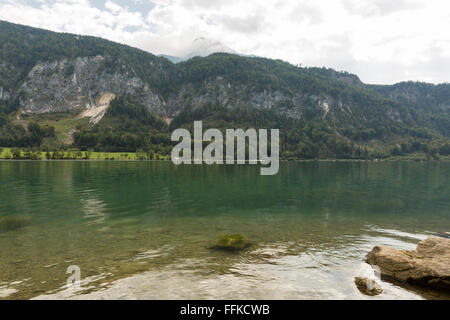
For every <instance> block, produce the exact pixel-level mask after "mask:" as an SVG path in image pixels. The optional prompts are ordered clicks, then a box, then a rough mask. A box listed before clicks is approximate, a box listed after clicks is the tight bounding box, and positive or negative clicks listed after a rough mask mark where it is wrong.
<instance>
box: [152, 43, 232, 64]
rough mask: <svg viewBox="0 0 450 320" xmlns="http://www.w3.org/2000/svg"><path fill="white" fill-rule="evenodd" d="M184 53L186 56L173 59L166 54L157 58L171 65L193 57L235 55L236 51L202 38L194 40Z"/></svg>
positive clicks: (173, 57)
mask: <svg viewBox="0 0 450 320" xmlns="http://www.w3.org/2000/svg"><path fill="white" fill-rule="evenodd" d="M186 51H187V54H185V55H184V56H183V57H175V56H171V55H167V54H160V55H159V56H160V57H164V58H166V59H168V60H170V61H171V62H173V63H179V62H182V61H186V60H189V59H191V58H193V57H207V56H209V55H211V54H213V53H231V54H237V52H236V51H234V50H233V49H231V48H230V47H227V46H225V45H224V44H222V43H221V42H219V41H215V40H211V39H207V38H203V37H200V38H197V39H195V40H194V41H193V42H192V44H191V45H190V46H189V47H188V48H187V50H186Z"/></svg>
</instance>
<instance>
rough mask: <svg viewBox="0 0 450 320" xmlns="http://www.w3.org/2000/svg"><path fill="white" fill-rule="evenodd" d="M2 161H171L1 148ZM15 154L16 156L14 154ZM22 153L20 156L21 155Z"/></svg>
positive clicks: (162, 157)
mask: <svg viewBox="0 0 450 320" xmlns="http://www.w3.org/2000/svg"><path fill="white" fill-rule="evenodd" d="M0 150H1V152H0V159H4V160H6V159H15V160H16V159H17V160H20V159H30V160H169V159H170V158H169V157H168V156H165V155H154V156H153V157H152V158H151V159H150V158H149V156H148V155H147V154H145V153H139V152H90V151H78V150H68V151H54V152H53V151H52V152H45V151H34V152H32V151H25V150H17V149H16V150H14V149H13V148H0ZM14 152H15V154H14ZM19 152H20V155H19Z"/></svg>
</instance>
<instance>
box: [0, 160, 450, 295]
mask: <svg viewBox="0 0 450 320" xmlns="http://www.w3.org/2000/svg"><path fill="white" fill-rule="evenodd" d="M259 172H260V170H259V166H252V165H246V166H238V165H236V166H203V165H199V166H198V165H196V166H194V165H191V166H178V167H177V166H174V165H172V164H171V163H170V162H113V161H109V162H103V161H100V162H94V161H91V162H82V161H52V162H27V161H2V162H0V218H1V217H9V218H10V217H19V218H21V219H22V218H23V219H25V220H26V221H27V224H26V225H24V226H22V227H20V228H17V229H14V228H13V229H12V230H6V231H5V230H3V231H2V232H0V270H1V273H0V298H5V299H18V298H25V299H28V298H78V299H87V298H96V299H105V298H106V299H365V298H368V297H365V296H363V295H361V294H360V293H359V291H358V290H357V289H356V288H355V286H354V284H353V279H354V277H355V276H359V275H369V276H374V275H373V270H372V269H371V268H370V267H368V265H366V264H364V263H363V262H362V259H363V258H364V256H365V254H366V253H367V252H368V251H370V250H371V248H372V247H373V246H374V245H379V244H386V245H390V246H394V247H396V248H403V249H413V248H415V246H416V244H417V242H418V241H420V240H421V239H424V238H425V237H427V236H428V235H431V234H438V235H442V236H448V235H449V231H450V163H444V162H442V163H439V162H426V163H412V162H411V163H410V162H395V163H386V162H384V163H375V162H367V163H366V162H289V163H287V162H285V163H281V166H280V172H279V173H278V175H276V176H260V175H259ZM224 233H242V234H245V235H246V236H247V237H248V238H249V239H250V240H251V242H252V246H251V247H250V248H249V249H248V250H246V251H244V252H242V253H239V254H233V253H227V252H217V251H212V250H210V249H209V248H208V247H209V246H210V245H211V244H212V243H213V242H214V240H215V239H216V238H217V237H218V236H219V235H221V234H224ZM70 265H78V266H79V267H80V269H81V277H82V286H81V290H79V291H73V290H69V289H66V288H65V284H66V280H67V277H68V276H69V275H68V274H66V269H67V267H68V266H70ZM381 285H382V287H383V288H384V290H385V291H384V293H383V294H381V295H380V296H378V297H375V299H396V298H402V299H422V298H424V295H423V294H419V293H418V292H417V291H411V290H406V289H404V288H401V287H398V286H396V285H395V284H391V283H389V282H385V281H382V282H381ZM371 299H373V298H371Z"/></svg>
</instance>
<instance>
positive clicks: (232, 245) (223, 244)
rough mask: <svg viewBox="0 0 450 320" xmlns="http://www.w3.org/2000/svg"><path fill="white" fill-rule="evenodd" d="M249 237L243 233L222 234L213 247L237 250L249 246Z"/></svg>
mask: <svg viewBox="0 0 450 320" xmlns="http://www.w3.org/2000/svg"><path fill="white" fill-rule="evenodd" d="M249 245H250V244H249V243H248V239H247V237H246V236H244V235H242V234H224V235H221V236H220V237H219V238H218V239H217V241H216V244H215V245H214V246H212V247H211V249H217V250H228V251H237V250H242V249H245V248H247V247H248V246H249Z"/></svg>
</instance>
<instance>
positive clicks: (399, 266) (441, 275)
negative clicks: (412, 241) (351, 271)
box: [355, 236, 450, 295]
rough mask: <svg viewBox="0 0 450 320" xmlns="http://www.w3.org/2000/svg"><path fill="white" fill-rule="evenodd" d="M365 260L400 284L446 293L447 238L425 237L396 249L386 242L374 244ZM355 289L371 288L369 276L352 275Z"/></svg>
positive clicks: (449, 286)
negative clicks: (413, 245) (412, 247)
mask: <svg viewBox="0 0 450 320" xmlns="http://www.w3.org/2000/svg"><path fill="white" fill-rule="evenodd" d="M364 260H365V262H367V263H368V264H370V265H372V266H376V267H378V268H379V271H380V273H381V276H382V277H387V278H390V279H392V280H394V281H396V282H398V284H400V285H402V284H403V285H406V286H410V285H414V286H419V287H421V288H423V289H427V290H438V291H443V292H445V293H449V294H450V239H446V238H441V237H434V236H432V237H428V238H427V239H425V240H423V241H420V242H419V243H418V245H417V248H416V249H415V250H397V249H394V248H391V247H388V246H375V247H374V248H373V249H372V251H370V252H369V253H368V254H367V255H366V257H365V259H364ZM355 284H356V285H357V287H358V289H359V290H360V291H361V292H362V293H364V294H368V295H374V294H373V293H375V294H379V293H381V292H380V291H376V290H375V291H374V290H373V287H374V286H373V285H372V286H371V285H370V283H369V279H366V281H363V279H361V278H356V279H355Z"/></svg>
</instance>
